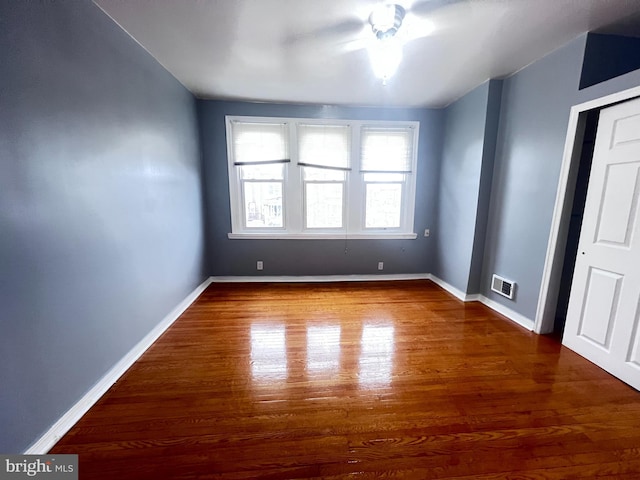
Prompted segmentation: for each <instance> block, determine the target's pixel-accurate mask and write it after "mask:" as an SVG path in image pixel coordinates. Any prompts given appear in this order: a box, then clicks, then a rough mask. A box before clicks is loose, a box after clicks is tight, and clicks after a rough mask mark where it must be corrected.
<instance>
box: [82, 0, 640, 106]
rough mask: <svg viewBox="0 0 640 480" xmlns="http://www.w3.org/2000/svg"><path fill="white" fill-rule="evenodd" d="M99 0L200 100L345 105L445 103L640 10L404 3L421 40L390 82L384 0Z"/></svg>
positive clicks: (542, 3)
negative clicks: (380, 43)
mask: <svg viewBox="0 0 640 480" xmlns="http://www.w3.org/2000/svg"><path fill="white" fill-rule="evenodd" d="M94 1H95V3H96V4H98V6H100V7H101V8H102V9H103V10H104V11H105V12H106V13H107V14H108V15H109V16H111V17H112V18H113V19H114V20H115V21H116V22H117V23H118V24H119V25H120V26H121V27H122V28H123V29H124V30H126V31H127V32H128V33H129V34H130V35H131V36H132V37H133V38H135V39H136V40H137V41H138V42H139V43H140V44H141V45H142V46H143V47H144V48H146V49H147V50H148V51H149V52H150V53H151V55H153V56H154V57H155V58H156V59H157V60H158V61H159V62H160V63H161V64H162V65H164V67H165V68H166V69H167V70H169V72H171V73H172V74H173V75H174V76H175V77H176V78H177V79H178V80H179V81H180V82H182V84H184V85H185V86H186V87H187V88H188V89H189V90H190V91H191V92H193V93H194V94H195V95H196V96H198V97H201V98H219V99H237V100H250V101H275V102H295V103H315V104H343V105H344V104H346V105H381V106H389V105H393V106H429V107H440V106H444V105H447V104H449V103H451V102H452V101H454V100H456V99H457V98H459V97H461V96H462V95H464V94H465V93H466V92H468V91H470V90H472V89H473V88H474V87H476V86H478V85H480V84H482V83H483V82H484V81H486V80H487V79H489V78H501V77H505V76H508V75H510V74H512V73H514V72H516V71H518V70H520V69H521V68H523V67H525V66H526V65H528V64H530V63H532V62H533V61H535V60H537V59H539V58H541V57H543V56H544V55H546V54H548V53H549V52H551V51H553V50H555V49H556V48H558V47H560V46H562V45H564V44H565V43H567V42H568V41H570V40H571V39H573V38H575V37H576V36H578V35H579V34H580V33H582V32H586V31H593V30H598V29H600V30H602V29H603V28H604V29H605V31H607V32H609V31H615V29H616V28H617V29H618V30H620V29H621V28H622V29H625V30H626V31H625V32H623V33H629V29H630V28H631V29H632V28H634V27H635V25H636V24H637V23H636V22H635V20H638V18H639V16H640V0H396V1H397V3H399V4H401V5H403V6H404V7H406V8H407V9H408V11H409V12H408V13H407V17H406V18H405V21H404V23H403V25H402V28H401V29H400V32H399V34H400V33H402V34H403V35H404V36H405V37H409V38H411V37H414V39H413V40H410V41H408V42H407V43H406V44H405V46H404V59H403V61H402V64H401V65H400V68H399V70H398V72H397V73H396V75H395V76H394V77H393V78H392V79H391V80H390V81H389V83H388V85H386V86H383V85H382V82H381V81H380V80H378V79H376V78H375V77H374V76H373V73H372V71H371V67H370V64H369V57H368V53H367V50H366V48H364V47H365V46H366V45H367V42H370V41H372V40H373V38H374V36H373V33H372V32H371V29H370V26H369V24H368V23H367V19H368V16H369V14H370V12H371V10H372V9H373V7H374V6H375V5H376V4H377V3H380V0H94ZM612 25H613V27H612ZM607 28H608V29H607ZM616 33H618V32H616ZM415 37H417V38H415Z"/></svg>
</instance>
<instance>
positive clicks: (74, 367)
mask: <svg viewBox="0 0 640 480" xmlns="http://www.w3.org/2000/svg"><path fill="white" fill-rule="evenodd" d="M0 65H2V67H1V68H2V74H0V100H1V102H0V103H1V107H0V266H1V267H0V268H1V272H2V273H1V277H0V452H5V453H7V452H20V451H23V450H24V449H25V448H27V447H28V446H29V445H30V444H31V443H32V442H33V441H34V440H35V439H36V438H38V437H39V436H40V435H41V434H42V433H43V432H45V431H46V430H47V429H48V428H49V427H50V426H51V425H52V424H53V423H54V422H55V421H57V420H58V418H59V417H60V416H61V415H62V414H63V413H64V412H65V411H66V410H67V409H69V408H70V407H71V406H72V405H73V404H75V402H77V401H78V400H79V399H80V398H81V396H82V395H83V394H84V393H86V392H87V391H88V390H89V389H90V388H91V387H92V386H93V385H94V384H95V383H96V382H97V381H98V380H99V379H100V378H101V377H102V376H103V375H104V374H105V373H106V372H107V371H108V370H109V369H110V368H111V367H112V366H113V365H114V364H115V363H116V362H117V361H119V360H120V359H121V358H122V357H123V356H124V355H125V354H126V353H127V352H128V351H129V350H130V349H131V348H132V347H133V346H134V345H135V344H136V343H137V342H138V341H139V340H140V339H141V338H143V337H144V336H145V335H146V334H147V333H148V332H149V331H150V330H151V329H152V328H153V327H154V326H155V325H156V324H157V323H158V322H159V321H160V320H162V318H163V317H164V316H165V315H166V314H167V313H169V312H170V311H171V310H172V309H173V308H174V307H175V306H176V305H177V304H178V303H179V302H180V301H182V300H183V299H184V298H185V297H186V296H187V295H188V294H189V292H191V291H192V290H193V289H194V287H196V286H197V285H198V284H199V283H200V282H202V280H203V279H204V276H205V272H204V268H203V248H204V241H203V233H202V228H201V225H202V200H201V196H202V193H201V176H200V156H199V147H198V131H197V119H196V112H195V100H194V98H193V97H192V95H191V94H190V93H189V92H187V91H186V90H185V89H184V88H183V87H182V86H181V85H180V84H179V83H178V82H177V81H176V80H175V79H174V78H173V77H172V76H171V75H169V74H168V73H167V72H166V71H165V70H164V69H163V68H162V67H161V66H160V65H159V64H158V63H157V62H156V61H155V60H153V59H152V58H151V57H150V56H149V55H148V54H147V53H146V52H145V51H144V50H143V49H142V48H141V47H140V46H139V45H137V44H136V43H135V42H134V41H133V40H132V39H131V38H129V37H128V36H127V35H126V34H125V33H124V32H123V31H122V30H120V28H119V27H118V26H117V25H116V24H115V23H113V22H112V21H111V20H110V19H109V18H108V17H107V16H106V15H104V14H103V13H102V12H101V11H100V10H99V9H98V8H97V7H96V6H95V5H94V4H92V3H91V2H89V1H64V2H59V1H58V2H49V1H46V2H45V1H42V2H41V1H24V2H21V1H18V2H16V1H11V0H0Z"/></svg>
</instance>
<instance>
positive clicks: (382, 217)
mask: <svg viewBox="0 0 640 480" xmlns="http://www.w3.org/2000/svg"><path fill="white" fill-rule="evenodd" d="M366 196H367V199H366V204H367V207H366V208H367V210H366V213H365V227H366V228H398V227H400V210H401V207H402V184H400V183H368V184H367V189H366Z"/></svg>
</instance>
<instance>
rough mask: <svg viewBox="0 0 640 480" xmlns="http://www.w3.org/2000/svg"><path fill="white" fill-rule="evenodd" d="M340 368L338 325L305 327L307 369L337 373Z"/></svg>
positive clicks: (313, 372)
mask: <svg viewBox="0 0 640 480" xmlns="http://www.w3.org/2000/svg"><path fill="white" fill-rule="evenodd" d="M339 369H340V325H318V326H309V327H307V371H308V372H309V373H310V374H331V373H338V371H339Z"/></svg>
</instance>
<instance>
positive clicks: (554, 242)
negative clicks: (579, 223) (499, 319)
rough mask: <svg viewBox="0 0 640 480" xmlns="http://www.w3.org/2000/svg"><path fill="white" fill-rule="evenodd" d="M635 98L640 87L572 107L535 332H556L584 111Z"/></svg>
mask: <svg viewBox="0 0 640 480" xmlns="http://www.w3.org/2000/svg"><path fill="white" fill-rule="evenodd" d="M635 97H640V87H634V88H630V89H628V90H623V91H621V92H617V93H613V94H610V95H605V96H603V97H600V98H596V99H594V100H590V101H588V102H584V103H580V104H578V105H574V106H573V107H571V113H570V115H569V125H568V127H567V137H566V140H565V144H564V153H563V155H562V165H561V167H560V178H559V180H558V189H557V192H556V202H555V206H554V209H553V217H552V219H551V231H550V232H549V241H548V243H547V254H546V257H545V261H544V269H543V271H542V282H541V285H540V294H539V295H538V306H537V309H536V318H535V326H534V331H535V332H536V333H538V334H544V333H551V332H552V331H553V326H554V321H555V312H556V304H557V301H558V291H559V289H560V277H561V275H562V266H563V264H564V257H565V249H566V242H567V233H568V229H569V222H568V218H569V216H570V215H571V205H572V203H573V195H574V188H575V179H576V175H577V170H578V168H577V166H578V164H579V163H580V154H581V151H582V140H583V134H584V126H585V125H584V123H585V115H584V114H585V113H586V112H588V111H589V110H595V109H602V108H604V107H607V106H609V105H613V104H614V103H620V102H624V101H626V100H630V99H632V98H635Z"/></svg>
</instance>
